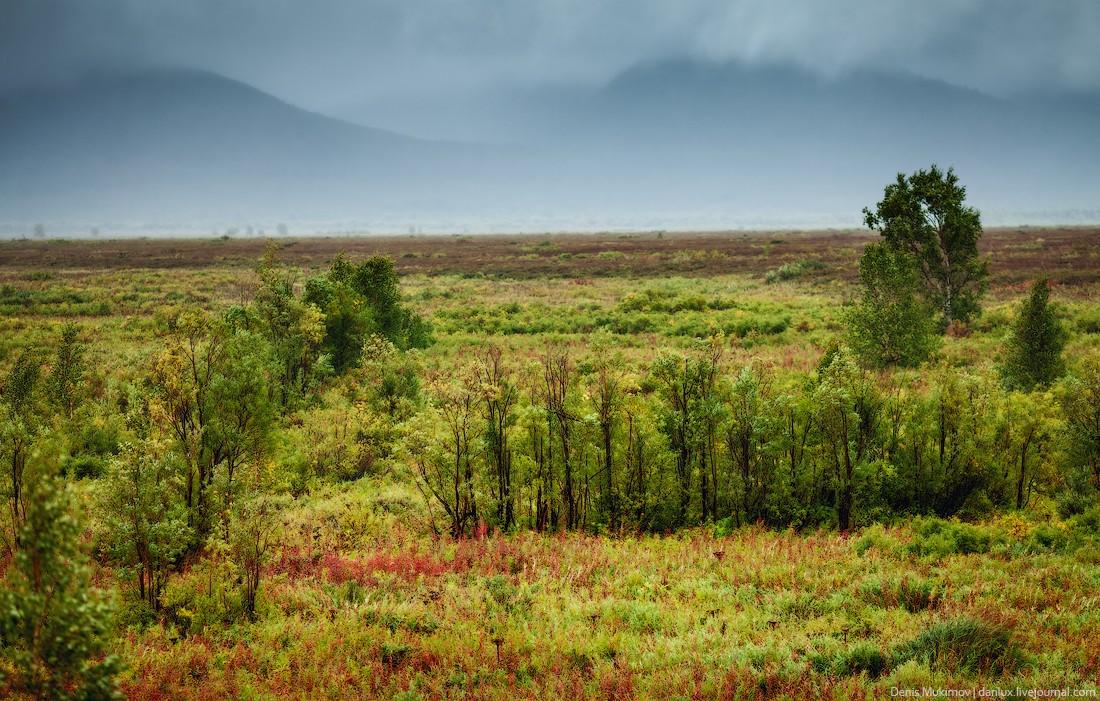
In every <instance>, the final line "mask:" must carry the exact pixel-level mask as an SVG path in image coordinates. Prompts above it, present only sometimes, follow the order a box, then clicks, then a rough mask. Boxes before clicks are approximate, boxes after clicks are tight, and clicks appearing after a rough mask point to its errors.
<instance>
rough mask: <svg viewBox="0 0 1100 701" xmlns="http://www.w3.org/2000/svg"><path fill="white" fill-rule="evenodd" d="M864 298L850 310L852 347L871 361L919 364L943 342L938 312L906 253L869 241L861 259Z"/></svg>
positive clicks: (867, 360) (874, 363)
mask: <svg viewBox="0 0 1100 701" xmlns="http://www.w3.org/2000/svg"><path fill="white" fill-rule="evenodd" d="M859 278H860V282H861V283H862V285H863V291H862V295H861V298H860V300H859V301H858V302H857V303H856V304H855V305H854V306H852V307H851V308H850V309H849V310H848V312H847V315H846V317H847V323H848V327H849V329H850V330H851V334H850V339H851V344H852V347H853V349H854V350H855V351H856V352H857V353H858V354H859V356H860V357H861V358H862V359H863V360H864V361H865V362H866V363H867V364H869V365H872V366H874V367H885V366H888V365H900V366H904V367H909V366H916V365H920V364H921V363H922V362H923V361H925V360H927V359H928V358H929V356H931V355H932V353H934V352H935V350H936V348H937V346H938V345H939V337H938V336H937V335H936V322H935V317H934V313H935V312H934V311H933V310H932V308H931V307H930V305H929V304H928V303H927V301H926V300H925V299H924V298H923V296H922V295H921V281H920V274H919V272H918V271H917V269H916V265H915V263H914V262H913V261H912V260H911V259H910V258H909V257H908V256H906V255H905V254H903V253H900V252H897V251H894V250H893V249H891V248H889V247H888V246H886V245H884V244H874V243H873V244H870V245H869V246H867V248H866V249H865V250H864V252H863V257H862V258H861V259H860V261H859Z"/></svg>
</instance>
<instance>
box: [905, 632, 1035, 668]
mask: <svg viewBox="0 0 1100 701" xmlns="http://www.w3.org/2000/svg"><path fill="white" fill-rule="evenodd" d="M893 658H894V662H895V664H898V663H903V662H908V661H911V660H916V661H918V662H923V663H925V664H927V665H929V666H930V667H931V668H932V669H933V670H937V669H946V670H948V671H950V672H961V673H969V674H976V673H981V674H990V673H992V674H998V675H999V674H1004V673H1005V672H1011V671H1014V670H1016V669H1019V668H1020V667H1021V666H1023V664H1024V654H1023V652H1022V651H1021V649H1020V648H1019V646H1018V645H1017V643H1016V642H1015V641H1014V640H1013V639H1012V635H1011V632H1010V631H1009V630H1008V629H1007V628H1005V627H1003V626H1000V625H996V624H993V623H988V622H985V621H981V620H976V619H972V618H956V619H953V620H949V621H943V622H941V623H936V624H935V625H933V626H931V627H930V628H928V629H926V630H925V631H924V632H923V633H921V634H920V635H918V636H917V637H916V638H914V639H913V640H911V641H909V642H908V643H904V644H902V645H900V646H898V647H897V648H896V649H895V650H894V654H893Z"/></svg>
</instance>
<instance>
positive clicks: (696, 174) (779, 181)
mask: <svg viewBox="0 0 1100 701" xmlns="http://www.w3.org/2000/svg"><path fill="white" fill-rule="evenodd" d="M551 138H552V139H554V140H556V141H557V142H558V143H561V144H574V145H576V144H580V143H584V144H585V147H584V148H582V149H579V150H580V151H583V152H585V153H588V154H590V155H591V154H601V153H602V154H603V155H602V156H601V157H600V160H601V161H603V162H607V159H608V158H609V157H620V158H624V159H627V160H629V161H630V162H632V163H633V164H634V166H635V172H638V169H639V168H642V169H644V168H650V169H654V170H658V171H660V172H663V173H667V174H668V176H669V177H668V180H669V182H670V183H674V182H676V181H677V180H678V179H680V178H682V177H686V178H688V180H692V181H695V180H697V181H701V184H700V187H701V188H704V189H706V188H708V187H709V188H711V189H712V190H714V191H715V192H717V191H720V190H721V189H722V188H723V187H726V186H728V185H734V186H740V187H743V188H745V189H746V194H747V197H746V200H747V201H755V202H759V201H760V200H759V199H758V197H764V198H765V199H767V200H768V201H771V202H774V203H775V204H777V205H780V206H783V204H784V203H788V204H789V206H791V207H792V208H798V207H801V206H807V205H808V206H810V207H814V208H824V209H822V211H827V210H828V209H829V207H828V205H829V203H830V202H831V203H833V204H834V205H837V204H839V205H844V203H847V202H851V203H852V204H853V205H854V204H856V203H858V202H863V203H869V201H870V198H872V197H873V196H875V195H877V194H879V192H880V191H881V186H882V185H883V184H884V183H885V181H886V180H887V179H889V178H890V177H891V176H892V175H893V174H894V173H896V172H897V171H899V170H912V169H915V168H918V167H922V166H927V165H928V164H930V163H933V162H938V163H939V164H941V165H944V166H948V165H954V166H956V168H957V170H958V171H959V172H960V174H961V175H962V177H963V180H964V182H965V183H968V184H970V185H971V190H972V194H974V195H975V196H977V197H978V198H979V199H981V200H984V202H985V203H986V204H987V205H992V206H995V207H1001V208H1004V207H1013V206H1015V207H1019V208H1021V209H1026V208H1032V209H1041V208H1059V207H1081V206H1092V207H1094V208H1095V207H1100V196H1097V194H1096V193H1098V192H1100V100H1097V99H1088V98H1083V97H1080V96H1076V97H1075V96H1058V95H1044V96H1030V97H1027V96H1025V97H1020V98H1016V99H1011V100H1007V99H998V98H995V97H991V96H988V95H984V94H982V93H979V92H977V91H974V90H969V89H965V88H960V87H957V86H953V85H950V84H947V83H943V82H941V81H935V80H928V79H924V78H919V77H915V76H908V75H898V74H877V73H871V72H859V73H850V74H845V75H843V76H839V77H837V78H835V79H827V78H822V77H819V76H817V75H814V74H811V73H810V72H808V71H805V70H800V69H797V68H792V67H784V66H747V65H744V64H738V63H707V62H699V61H693V60H673V61H665V62H660V63H653V64H647V65H642V66H636V67H634V68H631V69H629V70H627V71H625V72H624V73H622V74H620V75H619V76H617V77H615V78H614V79H613V80H611V81H610V82H609V83H608V84H607V85H606V86H605V87H604V88H603V89H602V90H600V91H598V92H597V93H595V94H593V95H592V96H591V98H590V99H588V100H587V101H586V102H585V103H583V104H582V105H581V106H580V107H579V108H575V109H573V110H572V111H571V112H569V113H567V114H564V115H562V116H561V118H560V119H559V120H558V125H557V128H556V129H555V131H554V133H553V134H552V137H551ZM708 183H709V184H708ZM730 197H731V199H735V198H737V196H736V193H733V192H731V193H730ZM856 211H858V209H857V210H856Z"/></svg>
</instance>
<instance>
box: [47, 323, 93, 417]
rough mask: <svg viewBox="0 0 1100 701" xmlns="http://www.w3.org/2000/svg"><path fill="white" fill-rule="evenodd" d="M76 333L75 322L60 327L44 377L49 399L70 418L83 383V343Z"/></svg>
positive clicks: (77, 330) (78, 401)
mask: <svg viewBox="0 0 1100 701" xmlns="http://www.w3.org/2000/svg"><path fill="white" fill-rule="evenodd" d="M78 334H79V329H78V328H77V327H76V325H75V324H66V325H65V326H64V327H63V328H62V330H61V340H60V343H58V346H57V354H56V355H55V357H54V361H53V367H51V368H50V374H49V376H48V377H47V378H46V391H47V394H48V395H49V397H50V400H51V401H52V402H53V403H54V404H55V405H57V406H58V407H59V408H60V409H61V410H62V412H64V414H65V415H66V416H67V417H68V418H70V419H71V418H72V416H73V412H74V411H75V410H76V407H77V405H78V404H79V403H80V400H81V391H82V388H83V383H84V370H85V367H84V345H83V344H82V343H81V342H80V341H79V339H78V337H77V336H78Z"/></svg>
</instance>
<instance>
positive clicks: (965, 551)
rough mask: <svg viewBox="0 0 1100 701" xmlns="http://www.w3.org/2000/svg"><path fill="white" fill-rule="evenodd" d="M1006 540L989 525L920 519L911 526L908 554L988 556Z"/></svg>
mask: <svg viewBox="0 0 1100 701" xmlns="http://www.w3.org/2000/svg"><path fill="white" fill-rule="evenodd" d="M1004 541H1005V537H1004V534H1003V533H1001V532H1000V531H998V530H996V529H994V528H992V527H989V526H976V525H971V524H968V523H956V522H952V521H944V520H943V519H938V518H919V519H917V520H916V521H914V524H913V541H912V542H911V543H910V544H909V552H910V553H912V554H914V555H918V556H926V555H930V556H935V557H946V556H948V555H970V554H974V553H987V552H989V551H990V550H991V549H992V548H993V546H994V545H998V544H1002V543H1004Z"/></svg>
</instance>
